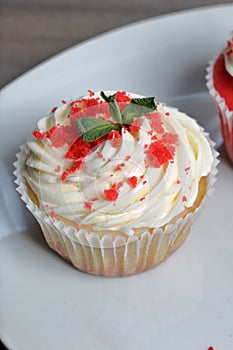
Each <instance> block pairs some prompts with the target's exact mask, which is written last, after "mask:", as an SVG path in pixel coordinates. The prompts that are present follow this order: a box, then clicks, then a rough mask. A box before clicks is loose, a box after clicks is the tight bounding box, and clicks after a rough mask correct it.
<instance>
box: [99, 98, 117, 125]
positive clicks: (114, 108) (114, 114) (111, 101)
mask: <svg viewBox="0 0 233 350" xmlns="http://www.w3.org/2000/svg"><path fill="white" fill-rule="evenodd" d="M100 96H101V97H102V98H103V99H104V100H105V101H106V102H108V105H109V109H110V113H111V116H112V119H113V121H114V122H115V123H118V124H120V125H122V117H121V111H120V108H119V105H118V103H117V101H116V94H113V95H110V96H106V95H105V93H104V92H103V91H101V93H100Z"/></svg>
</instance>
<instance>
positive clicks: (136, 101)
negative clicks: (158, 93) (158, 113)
mask: <svg viewBox="0 0 233 350" xmlns="http://www.w3.org/2000/svg"><path fill="white" fill-rule="evenodd" d="M156 108H157V106H156V104H155V101H154V97H144V98H133V99H132V100H131V102H130V103H129V104H128V106H126V107H125V108H124V110H123V111H122V119H123V124H132V122H133V120H134V118H140V117H142V116H143V115H145V114H149V113H152V112H154V111H155V110H156Z"/></svg>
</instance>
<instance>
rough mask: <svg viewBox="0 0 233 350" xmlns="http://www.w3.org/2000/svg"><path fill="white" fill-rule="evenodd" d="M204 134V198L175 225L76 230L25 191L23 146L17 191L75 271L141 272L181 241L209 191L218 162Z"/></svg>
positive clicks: (15, 164) (94, 272)
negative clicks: (207, 150)
mask: <svg viewBox="0 0 233 350" xmlns="http://www.w3.org/2000/svg"><path fill="white" fill-rule="evenodd" d="M203 133H204V132H203ZM204 135H205V136H206V137H207V138H208V140H209V142H210V144H211V148H212V151H213V156H214V162H213V164H212V169H211V172H210V174H209V175H208V177H207V192H206V195H205V198H204V199H203V200H202V203H201V205H200V206H199V207H198V208H197V209H196V210H195V211H194V212H192V213H189V214H187V215H186V217H185V218H180V219H178V220H177V221H176V223H175V224H171V225H167V226H166V228H165V230H162V229H161V228H155V229H154V230H153V231H152V232H151V229H149V228H148V229H145V231H144V232H143V233H142V234H140V236H136V235H131V236H128V237H124V236H122V235H119V234H116V236H115V237H114V238H112V235H110V234H105V235H103V237H100V235H99V234H98V232H87V231H86V230H84V229H80V230H77V229H75V228H74V227H72V226H66V225H65V224H64V222H62V221H58V220H56V219H55V218H52V217H50V216H48V215H47V213H46V212H45V211H42V210H40V209H38V207H37V206H36V205H35V204H34V203H33V202H32V200H31V199H30V197H29V195H28V193H27V187H26V185H25V181H24V177H23V171H24V168H25V161H26V158H27V154H28V149H27V146H26V145H23V146H21V147H20V149H21V151H20V152H19V153H18V154H17V155H16V156H17V161H16V162H15V163H14V166H15V168H16V170H15V172H14V174H15V176H16V181H15V182H16V184H17V185H18V187H17V191H18V192H19V193H20V194H21V198H22V200H23V201H24V202H25V203H26V206H27V208H28V209H29V210H30V211H31V213H32V214H33V215H34V216H35V218H36V219H37V221H38V222H39V224H40V226H41V229H42V231H43V234H44V237H45V239H46V241H47V243H48V245H49V246H50V247H51V248H52V249H53V250H55V251H56V252H57V253H58V254H60V255H61V256H62V257H63V258H65V259H66V260H68V261H69V262H71V263H72V264H73V265H74V266H75V267H76V268H78V269H79V270H82V271H85V272H88V273H92V274H96V275H103V276H126V275H131V274H135V273H138V272H142V271H144V270H147V269H149V268H151V267H153V266H156V265H157V264H159V263H160V262H161V261H163V260H164V259H166V258H167V257H168V256H169V255H170V254H171V253H172V252H173V251H175V250H176V249H177V248H179V247H180V246H181V245H182V244H183V242H184V241H185V240H186V238H187V236H188V234H189V231H190V227H191V225H192V224H193V222H194V221H195V220H196V218H197V216H198V215H199V213H200V209H201V208H202V207H203V205H204V203H205V202H206V198H208V197H209V196H210V194H211V193H212V191H213V185H214V183H215V181H216V174H217V164H218V162H219V161H218V159H217V156H218V153H217V152H216V151H215V149H214V143H213V142H212V141H211V140H210V139H209V136H208V134H206V133H204Z"/></svg>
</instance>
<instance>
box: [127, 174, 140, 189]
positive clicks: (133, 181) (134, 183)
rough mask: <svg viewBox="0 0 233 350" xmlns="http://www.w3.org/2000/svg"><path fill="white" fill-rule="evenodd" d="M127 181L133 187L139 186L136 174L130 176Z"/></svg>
mask: <svg viewBox="0 0 233 350" xmlns="http://www.w3.org/2000/svg"><path fill="white" fill-rule="evenodd" d="M127 183H128V184H129V185H130V186H131V187H132V188H134V187H136V186H137V183H138V179H137V177H136V176H132V177H128V179H127Z"/></svg>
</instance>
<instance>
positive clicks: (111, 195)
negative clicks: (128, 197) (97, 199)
mask: <svg viewBox="0 0 233 350" xmlns="http://www.w3.org/2000/svg"><path fill="white" fill-rule="evenodd" d="M104 196H105V199H106V200H107V201H116V200H117V198H118V196H119V193H118V191H117V190H116V189H114V188H110V189H108V190H104Z"/></svg>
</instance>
